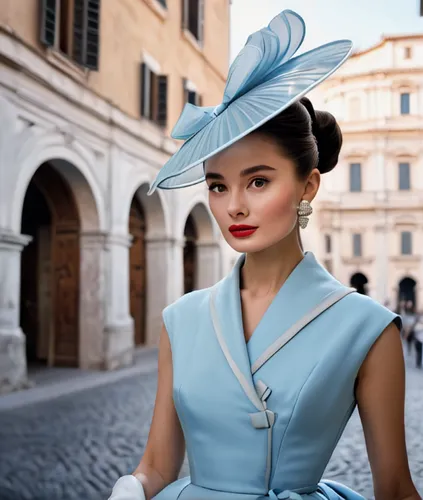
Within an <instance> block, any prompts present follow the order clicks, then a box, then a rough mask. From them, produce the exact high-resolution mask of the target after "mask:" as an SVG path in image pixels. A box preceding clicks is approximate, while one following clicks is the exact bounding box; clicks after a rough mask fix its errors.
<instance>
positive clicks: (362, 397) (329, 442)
mask: <svg viewBox="0 0 423 500" xmlns="http://www.w3.org/2000/svg"><path fill="white" fill-rule="evenodd" d="M303 37H304V23H303V21H302V19H301V18H300V17H299V16H298V15H296V14H295V13H293V12H291V11H284V12H282V13H281V14H280V15H279V16H277V17H276V18H275V19H274V20H273V21H272V22H271V23H270V25H269V27H268V28H266V29H264V30H261V31H260V32H258V33H255V34H253V35H252V36H251V37H250V38H249V40H248V41H247V45H246V47H245V48H244V50H243V51H242V52H241V54H240V55H239V56H238V58H237V59H236V61H235V62H234V63H233V65H232V66H231V69H230V72H229V78H228V83H227V86H226V89H225V95H224V99H223V102H222V104H221V105H219V106H218V107H217V108H197V107H195V106H192V105H186V107H185V109H184V112H183V114H182V116H181V118H180V120H179V122H178V123H177V125H176V127H175V129H174V132H173V135H174V137H177V138H183V139H188V140H187V141H186V142H185V144H184V145H183V146H182V148H181V149H180V150H179V152H178V153H176V155H174V156H173V157H172V158H171V159H170V160H169V162H168V163H167V164H166V165H165V166H164V167H163V169H162V170H161V171H160V173H159V175H158V177H157V179H156V180H155V182H154V183H153V185H152V190H154V189H155V188H156V187H161V188H167V189H171V188H177V187H183V186H186V185H190V184H194V183H196V182H200V181H202V180H203V179H204V178H205V179H206V182H207V186H208V189H209V192H210V193H209V202H210V209H211V211H212V213H213V215H214V217H215V219H216V221H217V223H218V224H219V227H220V229H221V231H222V233H223V236H224V237H225V239H226V241H227V242H228V243H229V244H230V245H231V246H232V247H233V248H234V249H235V250H236V251H238V252H240V253H241V254H243V255H242V256H241V257H240V259H239V261H238V262H237V264H236V265H235V267H234V269H233V271H232V272H231V274H230V275H229V276H228V277H226V278H225V279H223V280H222V281H221V282H219V283H218V284H217V285H215V286H213V287H211V288H210V289H206V290H199V291H195V292H192V293H190V294H187V295H185V296H184V297H182V298H181V299H179V300H178V301H176V302H175V303H174V304H172V305H170V306H169V307H167V308H166V309H165V311H164V313H163V318H164V327H163V331H162V335H161V340H160V354H159V383H158V391H157V398H156V406H155V411H154V416H153V421H152V425H151V430H150V434H149V439H148V443H147V446H146V450H145V453H144V456H143V458H142V460H141V462H140V464H139V466H138V467H137V469H136V470H135V472H134V473H133V474H132V475H128V476H124V477H122V478H120V479H119V480H118V482H117V483H116V485H115V487H114V489H113V493H112V496H111V497H110V498H111V499H112V500H143V499H152V498H154V499H155V500H175V499H177V498H179V499H181V500H187V499H189V500H194V499H195V500H206V499H207V500H214V499H215V500H241V499H242V500H246V499H249V500H258V499H264V498H271V499H291V500H301V499H316V500H317V499H322V498H326V499H332V500H338V499H349V500H353V499H360V498H362V497H361V496H360V495H358V494H357V493H355V492H353V491H351V490H350V489H348V488H346V487H345V486H343V485H340V484H338V483H335V482H331V481H322V480H321V476H322V474H323V472H324V470H325V467H326V465H327V463H328V461H329V459H330V456H331V454H332V452H333V449H334V448H335V446H336V443H337V442H338V439H339V437H340V436H341V434H342V431H343V429H344V427H345V425H346V423H347V421H348V419H349V417H350V415H351V413H352V411H353V409H354V407H355V405H356V404H358V407H359V410H360V415H361V418H362V421H363V426H364V430H365V436H366V440H367V448H368V454H369V458H370V462H371V466H372V471H373V477H374V485H375V495H376V498H377V499H378V500H394V499H395V500H400V499H403V500H405V499H408V500H416V499H419V498H420V497H419V495H418V493H417V491H416V489H415V488H414V486H413V483H412V480H411V477H410V471H409V467H408V460H407V453H406V447H405V438H404V414H403V413H404V365H403V357H402V350H401V341H400V337H399V328H400V327H401V322H400V319H399V317H398V316H396V315H395V314H393V313H391V312H390V311H388V310H387V309H386V308H384V307H383V306H381V305H379V304H377V303H376V302H374V301H373V300H371V299H369V298H368V297H364V296H361V295H359V294H358V293H354V292H355V291H354V290H352V289H349V288H346V287H344V286H343V285H342V284H341V283H339V282H338V281H336V280H335V279H334V278H333V277H332V276H331V275H330V274H329V273H328V272H327V271H326V270H325V269H324V268H323V267H322V266H321V265H320V264H319V263H318V262H317V261H316V259H315V258H314V256H313V254H311V253H309V252H307V253H306V254H305V255H304V253H303V250H302V246H301V241H300V237H299V227H302V228H305V227H306V226H307V222H308V218H309V216H310V215H311V212H312V209H311V204H312V202H313V200H314V198H315V196H316V194H317V191H318V188H319V184H320V176H321V174H323V173H326V172H328V171H329V170H331V169H332V168H333V167H335V165H336V163H337V160H338V154H339V151H340V147H341V142H342V138H341V133H340V130H339V127H338V125H337V124H336V121H335V119H334V118H333V116H331V115H330V114H328V113H323V112H315V111H314V109H313V106H312V105H311V103H310V101H309V100H307V99H306V98H304V97H303V96H304V94H305V93H306V92H308V91H309V90H310V89H311V88H313V87H314V86H316V85H317V84H318V83H319V82H320V81H322V80H323V79H324V78H326V77H327V76H329V75H330V74H331V73H332V72H333V71H335V69H336V68H337V67H338V66H339V65H340V64H342V62H343V61H344V60H345V59H346V58H347V57H348V55H349V53H350V50H351V44H350V42H348V41H340V42H334V43H332V44H328V45H326V46H323V47H319V48H318V49H315V50H313V51H311V52H309V53H307V54H305V55H303V56H299V57H297V58H292V56H293V54H294V53H295V51H296V50H297V49H298V47H299V46H300V45H301V42H302V40H303ZM185 445H186V448H187V452H188V458H189V465H190V473H191V476H190V477H188V478H183V479H180V480H177V477H178V473H179V471H180V467H181V464H182V461H183V458H184V452H185Z"/></svg>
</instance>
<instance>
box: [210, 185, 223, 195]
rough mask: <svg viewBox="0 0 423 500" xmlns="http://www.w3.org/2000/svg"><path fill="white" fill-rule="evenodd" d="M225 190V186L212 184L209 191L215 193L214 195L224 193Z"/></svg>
mask: <svg viewBox="0 0 423 500" xmlns="http://www.w3.org/2000/svg"><path fill="white" fill-rule="evenodd" d="M224 190H225V186H224V185H223V184H210V186H209V191H213V193H223V191H224Z"/></svg>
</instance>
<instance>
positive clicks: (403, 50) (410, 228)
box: [308, 35, 423, 310]
mask: <svg viewBox="0 0 423 500" xmlns="http://www.w3.org/2000/svg"><path fill="white" fill-rule="evenodd" d="M319 97H320V98H321V99H323V101H324V108H325V109H327V110H328V111H330V112H332V113H333V114H334V115H335V116H336V118H337V119H338V121H339V123H340V126H341V129H342V131H343V138H344V144H343V148H342V152H341V157H340V161H339V164H338V166H337V167H336V168H335V170H334V171H332V172H331V173H329V174H328V175H326V176H323V178H322V189H321V190H320V193H319V198H318V200H317V201H316V203H315V213H314V215H313V216H312V217H313V229H314V231H313V230H312V231H311V233H310V234H309V235H308V246H309V247H310V248H312V249H314V250H315V251H316V253H317V254H318V256H319V258H320V260H321V261H322V262H324V263H325V264H326V266H327V267H328V269H329V270H330V271H331V272H332V273H333V274H334V275H335V277H337V278H338V279H339V280H340V281H342V282H344V283H345V284H351V285H352V286H355V287H356V288H357V289H358V290H359V291H361V292H364V293H367V294H369V295H370V296H372V297H374V298H375V299H377V300H378V301H380V302H381V303H383V304H386V305H388V306H389V307H391V308H393V309H395V308H397V306H398V302H399V300H401V299H404V300H412V301H413V303H414V304H415V307H416V308H417V309H420V310H421V309H422V308H423V36H422V35H419V36H401V37H386V38H384V39H382V41H381V42H380V43H379V44H378V45H376V46H374V47H372V48H370V49H369V50H366V51H363V52H359V53H356V54H354V55H353V56H352V57H351V58H350V60H349V61H348V62H347V63H346V64H345V65H344V66H343V67H342V68H341V69H340V70H339V71H338V72H337V73H335V75H334V76H333V77H332V78H330V79H329V80H328V81H327V82H325V83H324V84H323V85H321V86H320V87H319Z"/></svg>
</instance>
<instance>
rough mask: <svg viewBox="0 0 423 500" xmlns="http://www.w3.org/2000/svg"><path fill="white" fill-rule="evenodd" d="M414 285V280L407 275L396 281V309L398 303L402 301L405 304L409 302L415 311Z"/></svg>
mask: <svg viewBox="0 0 423 500" xmlns="http://www.w3.org/2000/svg"><path fill="white" fill-rule="evenodd" d="M416 285H417V282H416V280H414V279H413V278H410V277H409V276H406V277H405V278H403V279H402V280H400V282H399V283H398V309H399V305H400V304H401V303H402V302H403V303H405V304H407V303H411V304H412V306H411V310H412V311H413V312H414V311H415V309H416V304H417V297H416Z"/></svg>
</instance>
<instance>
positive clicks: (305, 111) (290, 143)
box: [255, 97, 342, 179]
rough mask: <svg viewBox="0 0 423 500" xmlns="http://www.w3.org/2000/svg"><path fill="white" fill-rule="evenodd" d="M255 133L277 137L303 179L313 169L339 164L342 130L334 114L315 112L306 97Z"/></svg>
mask: <svg viewBox="0 0 423 500" xmlns="http://www.w3.org/2000/svg"><path fill="white" fill-rule="evenodd" d="M255 132H256V133H260V134H263V135H265V136H267V137H270V138H271V139H272V140H274V141H275V142H276V143H277V144H278V145H279V146H280V148H281V150H282V152H283V153H284V154H285V155H286V156H287V157H288V158H290V159H291V160H292V161H293V162H294V163H295V164H296V166H297V171H298V176H299V178H300V179H304V178H306V177H307V176H308V175H309V173H310V172H311V171H312V170H313V168H316V167H317V168H318V169H319V171H320V173H322V174H325V173H326V172H329V171H330V170H332V169H333V168H334V167H335V166H336V164H337V163H338V156H339V152H340V150H341V146H342V133H341V129H340V128H339V125H338V124H337V122H336V120H335V118H334V116H333V115H331V114H330V113H328V112H326V111H315V110H314V108H313V105H312V103H311V102H310V100H309V99H307V97H303V98H302V99H300V100H299V101H297V102H295V103H294V104H292V105H291V106H289V107H288V108H287V109H285V110H284V111H282V113H280V114H279V115H277V116H275V118H272V119H271V120H269V121H268V122H267V123H265V124H264V125H262V126H261V127H260V128H258V129H257V130H256V131H255Z"/></svg>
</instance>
